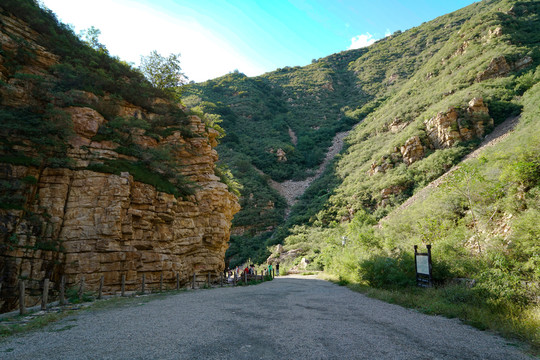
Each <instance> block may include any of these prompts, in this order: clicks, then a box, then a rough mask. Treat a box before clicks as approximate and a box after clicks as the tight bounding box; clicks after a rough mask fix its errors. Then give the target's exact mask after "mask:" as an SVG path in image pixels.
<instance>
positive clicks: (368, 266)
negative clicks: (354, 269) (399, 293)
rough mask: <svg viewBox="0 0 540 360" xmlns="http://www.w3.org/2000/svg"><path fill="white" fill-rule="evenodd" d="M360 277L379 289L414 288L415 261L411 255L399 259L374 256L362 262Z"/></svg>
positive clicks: (402, 255) (400, 256) (401, 256)
mask: <svg viewBox="0 0 540 360" xmlns="http://www.w3.org/2000/svg"><path fill="white" fill-rule="evenodd" d="M360 277H361V278H362V280H364V281H366V282H367V283H368V284H369V285H370V286H373V287H377V288H394V287H407V286H414V285H415V283H416V275H415V271H414V259H413V257H412V256H411V255H410V254H401V255H399V256H398V257H397V258H393V257H388V256H381V255H374V256H372V257H370V258H368V259H365V260H363V261H361V262H360Z"/></svg>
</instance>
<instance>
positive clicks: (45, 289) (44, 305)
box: [41, 279, 49, 311]
mask: <svg viewBox="0 0 540 360" xmlns="http://www.w3.org/2000/svg"><path fill="white" fill-rule="evenodd" d="M47 302H49V279H44V280H43V297H42V298H41V310H45V311H46V310H47Z"/></svg>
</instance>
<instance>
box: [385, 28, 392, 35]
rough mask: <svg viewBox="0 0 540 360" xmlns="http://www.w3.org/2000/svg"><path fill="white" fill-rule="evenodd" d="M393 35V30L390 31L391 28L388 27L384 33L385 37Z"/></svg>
mask: <svg viewBox="0 0 540 360" xmlns="http://www.w3.org/2000/svg"><path fill="white" fill-rule="evenodd" d="M390 35H392V32H391V31H390V29H386V32H385V33H384V37H388V36H390Z"/></svg>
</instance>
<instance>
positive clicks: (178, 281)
mask: <svg viewBox="0 0 540 360" xmlns="http://www.w3.org/2000/svg"><path fill="white" fill-rule="evenodd" d="M176 290H180V274H179V273H176Z"/></svg>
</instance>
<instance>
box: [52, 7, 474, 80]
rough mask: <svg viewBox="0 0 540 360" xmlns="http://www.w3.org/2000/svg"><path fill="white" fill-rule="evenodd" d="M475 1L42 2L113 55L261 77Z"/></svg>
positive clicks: (193, 76)
mask: <svg viewBox="0 0 540 360" xmlns="http://www.w3.org/2000/svg"><path fill="white" fill-rule="evenodd" d="M473 2H475V1H473V0H379V1H375V0H371V1H365V0H289V1H285V0H93V1H88V0H42V3H43V4H44V5H45V6H47V7H48V8H50V9H51V10H53V11H54V12H55V13H56V14H57V15H58V17H59V19H60V20H61V21H62V22H64V23H68V24H72V25H73V26H74V27H75V30H76V32H79V31H80V30H83V29H86V28H89V27H90V26H95V27H96V28H98V29H100V30H101V33H102V34H101V37H100V41H101V42H102V43H103V44H104V45H105V46H106V47H107V49H109V51H110V53H111V54H112V55H115V56H118V57H119V58H120V59H122V60H125V61H128V62H131V63H133V64H134V65H135V66H137V65H138V64H139V61H140V56H141V55H148V54H149V53H150V52H151V51H153V50H157V51H158V52H159V53H161V54H162V55H168V54H170V53H181V54H182V56H181V64H182V68H183V70H184V72H185V73H186V75H187V76H188V77H189V79H190V80H194V81H197V82H198V81H204V80H207V79H211V78H215V77H218V76H221V75H224V74H226V73H228V72H231V71H234V70H236V69H237V70H239V71H240V72H243V73H245V74H246V75H248V76H255V75H260V74H262V73H264V72H268V71H272V70H275V69H276V68H279V67H284V66H297V65H300V66H302V65H307V64H309V63H310V62H311V60H312V59H318V58H320V57H324V56H327V55H330V54H332V53H336V52H339V51H343V50H347V49H349V48H356V47H362V46H367V45H369V44H370V43H372V42H374V41H375V40H376V39H380V38H382V37H384V36H385V35H387V34H390V33H393V32H394V31H396V30H402V31H404V30H407V29H410V28H411V27H414V26H418V25H420V24H422V23H423V22H425V21H429V20H432V19H434V18H436V17H438V16H440V15H444V14H446V13H449V12H452V11H455V10H457V9H460V8H462V7H465V6H467V5H470V4H472V3H473Z"/></svg>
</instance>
